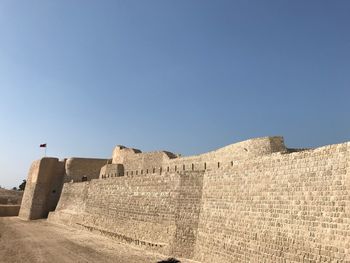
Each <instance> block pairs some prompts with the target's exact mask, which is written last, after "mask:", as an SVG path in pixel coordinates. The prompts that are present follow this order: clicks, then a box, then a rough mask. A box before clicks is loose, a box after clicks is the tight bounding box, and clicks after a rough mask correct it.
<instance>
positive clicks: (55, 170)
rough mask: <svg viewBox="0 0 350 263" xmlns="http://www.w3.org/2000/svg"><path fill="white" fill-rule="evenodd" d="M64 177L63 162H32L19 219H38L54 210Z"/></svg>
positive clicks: (46, 159) (55, 160) (44, 160)
mask: <svg viewBox="0 0 350 263" xmlns="http://www.w3.org/2000/svg"><path fill="white" fill-rule="evenodd" d="M63 177H64V161H59V160H58V159H57V158H48V157H45V158H42V159H41V160H38V161H35V162H33V164H32V165H31V168H30V170H29V174H28V178H27V184H26V188H25V191H24V194H23V198H22V204H21V209H20V212H19V217H21V218H22V219H27V220H30V219H39V218H45V217H47V215H48V213H49V211H53V210H55V208H56V204H57V202H58V200H59V198H60V194H61V189H62V185H63Z"/></svg>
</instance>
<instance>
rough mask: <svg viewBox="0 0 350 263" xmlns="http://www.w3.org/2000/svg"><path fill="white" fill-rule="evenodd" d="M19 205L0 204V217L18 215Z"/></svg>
mask: <svg viewBox="0 0 350 263" xmlns="http://www.w3.org/2000/svg"><path fill="white" fill-rule="evenodd" d="M20 207H21V206H20V205H0V217H3V216H18V213H19V209H20Z"/></svg>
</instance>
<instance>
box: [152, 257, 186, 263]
mask: <svg viewBox="0 0 350 263" xmlns="http://www.w3.org/2000/svg"><path fill="white" fill-rule="evenodd" d="M157 263H181V261H180V260H177V259H176V258H168V259H165V260H161V261H158V262H157Z"/></svg>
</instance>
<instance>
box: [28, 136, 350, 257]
mask: <svg viewBox="0 0 350 263" xmlns="http://www.w3.org/2000/svg"><path fill="white" fill-rule="evenodd" d="M42 161H43V160H42ZM105 161H106V162H105V163H104V162H102V164H99V165H101V167H100V172H99V175H98V174H97V173H95V175H94V177H93V178H98V177H99V179H92V180H90V178H89V180H88V181H87V182H81V179H82V178H80V177H81V175H82V174H83V173H80V174H77V175H76V176H75V175H74V173H72V175H71V176H73V177H71V178H70V179H72V178H73V179H72V180H73V182H71V183H65V184H64V186H63V190H62V194H61V197H60V199H59V202H58V204H57V207H56V209H55V211H54V212H51V213H50V214H49V220H50V221H52V222H57V223H63V224H68V225H72V226H75V227H79V228H85V229H89V230H91V231H95V232H99V233H101V234H104V235H107V236H110V237H112V238H116V239H118V240H121V241H124V242H128V243H131V244H135V245H140V246H144V247H147V248H149V249H153V250H157V251H159V252H162V253H164V254H168V255H172V256H177V257H185V258H192V259H195V260H198V261H201V262H240V261H243V262H244V261H251V262H257V261H268V262H279V261H281V262H282V261H283V262H303V261H337V260H338V261H350V170H349V164H350V143H343V144H337V145H330V146H324V147H320V148H317V149H312V150H300V151H298V150H295V149H294V150H291V149H287V148H286V147H285V146H284V142H283V138H282V137H264V138H257V139H252V140H247V141H244V142H240V143H236V144H233V145H229V146H226V147H224V148H221V149H219V150H217V151H213V152H209V153H206V154H202V155H197V156H191V157H179V156H176V155H174V154H172V153H169V152H153V153H141V151H139V150H136V149H130V148H125V147H123V146H118V147H116V149H115V150H114V152H113V156H112V159H111V160H105ZM66 162H67V161H66ZM95 170H96V169H95ZM63 174H64V173H63ZM65 177H67V176H65ZM29 189H30V188H29ZM26 191H27V190H26ZM25 195H26V194H25ZM32 196H33V195H32ZM33 202H34V203H35V202H36V200H35V199H33ZM50 211H52V210H50Z"/></svg>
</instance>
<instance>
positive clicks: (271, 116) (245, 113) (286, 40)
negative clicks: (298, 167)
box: [0, 0, 350, 187]
mask: <svg viewBox="0 0 350 263" xmlns="http://www.w3.org/2000/svg"><path fill="white" fill-rule="evenodd" d="M349 14H350V1H347V0H343V1H341V0H336V1H319V0H317V1H316V0H315V1H312V0H308V1H305V0H293V1H292V0H289V1H286V0H276V1H269V0H266V1H261V0H256V1H253V0H251V1H245V0H244V1H243V0H242V1H238V0H229V1H224V0H219V1H214V0H212V1H203V0H198V1H194V0H181V1H170V0H169V1H164V0H159V1H151V0H149V1H144V0H139V1H130V0H125V1H117V0H113V1H107V0H103V1H86V0H81V1H62V0H60V1H47V0H42V1H28V0H23V1H15V0H1V1H0V91H1V92H0V113H1V118H0V128H1V129H0V144H1V147H0V185H2V186H5V187H12V186H18V185H19V183H20V182H21V181H22V179H24V178H26V177H27V172H28V168H29V166H30V164H31V162H32V160H35V159H38V158H40V156H42V154H43V152H42V150H41V149H40V148H39V144H40V143H48V155H50V156H57V157H59V158H63V157H71V156H81V157H103V158H107V157H110V156H111V152H112V149H113V148H114V146H115V145H116V144H123V145H126V146H131V147H136V148H140V149H141V150H143V151H152V150H157V149H165V150H170V151H173V152H176V153H182V154H185V155H190V154H194V153H201V152H205V151H209V150H212V149H215V148H219V147H221V146H224V145H227V144H231V143H233V142H237V141H241V140H245V139H248V138H252V137H261V136H267V135H283V136H284V138H285V141H286V144H287V145H288V146H290V147H316V146H321V145H326V144H333V143H339V142H344V141H349V140H350V121H349V113H350V110H349V107H350V106H349V105H350V102H349V98H350V15H349Z"/></svg>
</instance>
